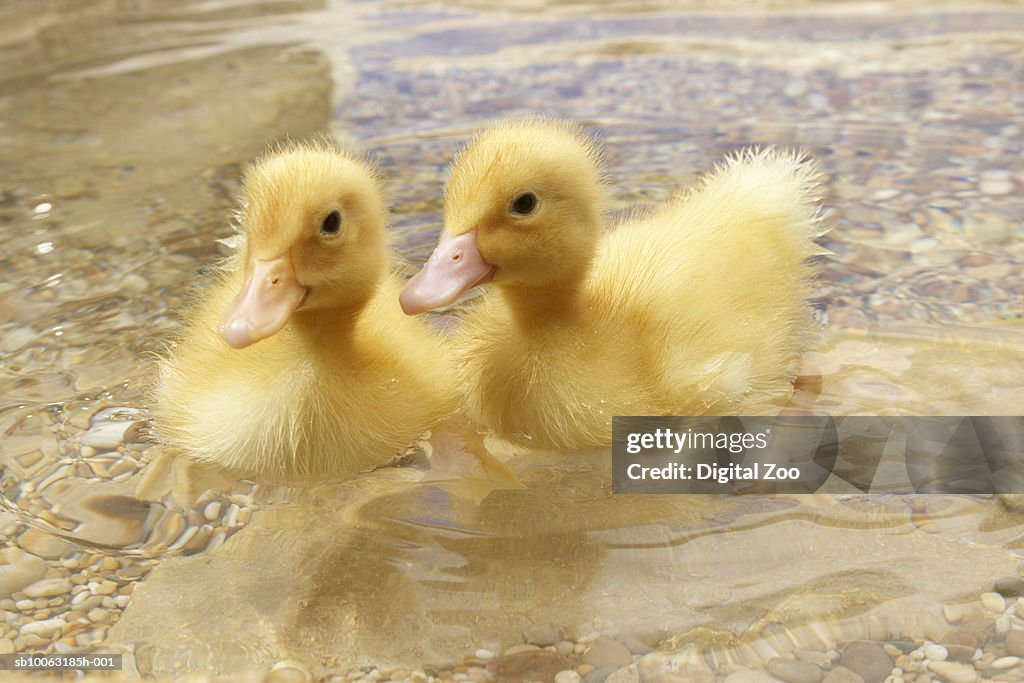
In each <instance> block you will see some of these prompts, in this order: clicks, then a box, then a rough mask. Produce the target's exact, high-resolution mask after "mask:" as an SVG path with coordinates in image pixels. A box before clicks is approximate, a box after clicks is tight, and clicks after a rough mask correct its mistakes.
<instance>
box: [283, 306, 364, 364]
mask: <svg viewBox="0 0 1024 683" xmlns="http://www.w3.org/2000/svg"><path fill="white" fill-rule="evenodd" d="M361 311H362V307H361V306H359V307H344V308H320V309H316V310H312V311H302V310H299V311H296V312H295V315H293V316H292V326H293V327H294V329H295V332H296V333H297V334H298V336H299V338H300V339H302V340H303V341H304V342H305V343H307V344H310V345H312V346H313V348H330V349H332V350H335V351H341V352H342V353H345V352H346V351H350V350H351V349H352V348H353V347H354V346H355V331H356V321H357V320H358V318H359V314H360V312H361Z"/></svg>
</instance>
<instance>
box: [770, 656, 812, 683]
mask: <svg viewBox="0 0 1024 683" xmlns="http://www.w3.org/2000/svg"><path fill="white" fill-rule="evenodd" d="M765 669H766V670H767V671H768V673H770V674H771V675H772V676H775V677H776V678H778V679H781V680H783V681H786V683H818V682H819V681H820V680H821V679H822V678H823V676H824V674H823V673H822V671H821V669H820V668H818V667H817V666H815V665H814V664H811V663H810V662H802V661H800V660H799V659H786V658H784V657H775V658H773V659H769V660H768V663H767V664H766V665H765Z"/></svg>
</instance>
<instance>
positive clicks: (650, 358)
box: [403, 120, 819, 449]
mask: <svg viewBox="0 0 1024 683" xmlns="http://www.w3.org/2000/svg"><path fill="white" fill-rule="evenodd" d="M598 164H599V157H598V153H597V151H596V149H595V148H594V147H593V146H592V144H591V143H590V142H589V141H588V140H587V139H586V138H584V137H582V136H581V135H580V134H579V133H578V132H577V131H576V130H575V129H573V128H572V127H569V126H567V125H565V124H561V123H557V122H551V121H540V120H526V121H512V122H505V123H502V124H499V125H498V126H496V127H494V128H492V129H490V130H488V131H485V132H484V133H482V134H481V135H480V136H479V137H478V138H477V139H476V140H475V141H474V142H473V143H471V145H470V146H469V147H468V148H467V149H466V150H465V151H464V152H463V153H462V155H461V156H460V157H459V159H458V160H457V161H456V163H455V166H454V168H453V173H452V180H451V182H450V184H449V187H448V189H447V194H446V200H445V219H446V220H445V226H446V227H445V233H444V235H443V236H442V242H441V244H440V245H439V246H438V250H437V251H435V255H434V256H432V257H431V262H428V265H427V266H426V267H425V269H424V271H422V273H421V274H420V275H417V276H416V277H415V278H413V280H412V281H410V283H409V285H407V288H406V290H405V291H404V292H403V307H404V308H406V310H407V312H416V311H418V310H423V308H424V307H426V306H430V305H432V304H435V303H436V302H438V301H440V300H441V299H445V298H448V296H450V294H451V292H452V291H454V289H456V288H455V287H448V288H445V287H441V289H438V287H436V286H432V285H433V284H434V283H435V282H437V281H438V280H439V279H440V280H444V273H441V274H440V275H438V274H437V273H438V271H439V270H443V269H444V267H445V266H448V265H450V264H451V263H452V258H453V256H455V255H456V254H457V258H456V259H455V261H454V263H456V264H463V263H467V262H469V263H473V262H474V259H476V258H479V260H480V263H481V264H482V265H480V266H479V269H480V270H484V271H487V272H486V273H485V274H484V275H483V276H481V277H479V278H476V275H475V274H473V273H471V274H470V275H468V276H467V277H466V278H464V279H465V280H466V281H473V280H474V279H475V278H476V279H477V281H479V280H480V279H482V280H484V281H485V282H489V284H488V285H487V286H489V287H490V288H491V291H489V292H488V293H486V294H485V296H484V297H482V299H483V301H482V302H481V303H480V304H479V305H478V306H476V307H475V308H472V309H471V310H469V311H467V312H466V314H465V315H464V319H463V324H462V326H461V329H460V331H459V332H458V341H457V348H458V354H459V358H460V363H461V372H462V380H463V382H464V383H465V385H466V386H467V387H469V388H468V389H467V393H466V408H467V410H468V412H469V414H470V415H471V417H473V418H474V419H476V420H477V421H479V422H480V423H481V424H483V425H485V426H487V427H489V428H491V429H492V430H494V431H495V432H496V433H497V434H498V435H500V436H502V437H504V438H507V439H511V440H514V441H520V442H523V443H528V444H531V445H533V446H536V447H543V448H557V449H567V448H579V447H585V446H591V445H598V444H604V443H608V442H609V441H610V440H611V427H610V424H611V417H612V416H614V415H663V414H677V415H694V414H728V413H735V412H737V411H740V410H742V409H743V408H745V407H749V406H751V405H753V404H755V403H756V402H759V401H763V400H764V399H765V398H766V397H769V396H771V395H773V394H779V393H782V392H784V391H785V390H786V389H787V388H788V387H789V385H790V382H791V380H792V378H793V375H794V369H795V368H794V361H795V360H796V358H797V357H798V354H799V352H800V350H801V349H802V347H803V345H804V344H805V343H806V340H807V337H808V332H809V329H810V323H809V321H810V317H809V309H808V305H807V303H806V301H807V297H808V295H809V293H810V289H811V282H812V279H813V275H814V269H813V268H812V266H810V265H809V264H808V260H807V259H808V256H810V255H811V254H812V253H814V245H813V242H812V240H813V238H814V237H815V236H816V235H817V234H818V233H819V228H818V215H817V214H818V212H817V208H816V206H815V192H816V184H817V172H816V170H815V169H814V167H813V165H811V164H810V163H808V162H806V161H804V160H802V159H801V158H800V157H799V156H796V155H793V154H784V153H781V154H780V153H776V152H773V151H761V152H755V151H750V152H745V153H743V154H740V155H738V156H735V157H733V158H731V159H729V160H728V161H727V162H726V163H725V164H723V165H722V166H721V167H719V168H718V169H717V170H715V171H714V172H713V173H711V174H710V175H708V176H707V177H706V178H705V179H704V180H703V181H702V182H701V183H700V184H699V186H698V187H697V188H695V189H694V190H693V191H691V192H690V193H688V194H686V195H683V196H681V197H678V198H675V199H673V200H671V201H669V202H668V203H666V204H665V205H664V206H663V207H661V208H660V209H659V210H656V211H654V212H651V213H649V214H647V215H645V216H642V217H639V218H636V219H634V220H630V221H627V222H624V223H622V224H620V225H618V226H616V227H615V228H614V229H612V230H610V231H604V229H603V216H602V214H603V199H602V198H603V189H602V181H601V177H600V172H599V165H598ZM526 195H532V196H533V199H532V200H529V198H527V200H523V197H524V196H526ZM517 205H518V206H517ZM531 205H532V206H531ZM517 208H518V209H530V210H529V211H527V212H525V213H524V212H522V211H517ZM471 242H472V244H470V243H471ZM472 248H476V249H477V251H478V252H479V256H478V257H477V256H476V255H475V254H473V253H472ZM488 268H489V269H490V270H489V271H488V270H487V269H488ZM441 290H444V291H443V292H441ZM439 292H440V294H439ZM441 294H444V296H441ZM442 303H443V302H442Z"/></svg>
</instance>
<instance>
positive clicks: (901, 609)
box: [0, 0, 1024, 673]
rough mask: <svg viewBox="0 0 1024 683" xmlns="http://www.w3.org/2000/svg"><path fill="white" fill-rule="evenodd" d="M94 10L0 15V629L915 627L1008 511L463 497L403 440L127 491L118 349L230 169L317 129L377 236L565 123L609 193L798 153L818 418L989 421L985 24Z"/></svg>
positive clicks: (170, 640) (556, 12) (614, 198)
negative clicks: (382, 187)
mask: <svg viewBox="0 0 1024 683" xmlns="http://www.w3.org/2000/svg"><path fill="white" fill-rule="evenodd" d="M652 4H653V3H652ZM121 5H122V3H116V2H99V3H93V4H91V5H90V6H89V7H84V6H83V7H81V8H79V7H75V8H72V7H70V6H65V7H63V8H62V9H61V10H60V11H56V10H54V11H51V10H45V11H43V10H40V9H39V8H38V7H37V4H36V3H30V2H27V0H16V2H14V3H13V4H11V5H10V10H9V11H8V12H7V14H6V15H5V25H6V26H8V27H9V29H10V30H8V31H5V35H4V36H3V37H2V38H0V64H2V65H3V67H5V68H0V74H2V75H0V138H2V141H3V144H2V145H0V220H2V221H3V224H4V225H5V226H6V229H5V230H4V232H3V234H2V236H0V244H2V249H3V253H4V255H5V257H4V261H3V264H2V266H0V268H2V270H3V272H4V275H5V277H4V278H3V284H0V354H2V356H0V357H2V359H3V361H2V364H0V397H2V398H0V433H2V434H3V436H2V438H0V449H2V455H0V458H2V459H0V464H2V466H3V468H2V470H0V491H2V503H3V511H2V512H0V534H2V535H3V537H4V538H5V539H8V540H6V541H5V548H4V549H3V550H2V551H0V610H3V615H4V622H3V624H2V625H0V629H2V631H0V651H8V650H19V651H31V650H34V651H66V652H78V651H91V650H96V649H98V648H112V649H115V650H123V651H125V652H127V653H129V654H131V655H133V656H132V657H130V658H129V659H130V661H131V662H133V663H131V664H130V665H131V666H134V667H135V668H136V669H137V670H138V671H140V672H154V673H158V672H172V671H182V670H201V669H208V668H213V669H217V670H220V671H237V670H242V669H261V668H265V667H266V665H268V664H270V663H272V662H275V661H280V660H284V659H294V660H298V661H299V662H302V663H304V664H305V665H306V666H309V667H311V668H312V669H313V670H315V671H320V670H341V671H345V670H347V669H348V668H349V667H352V666H358V665H364V664H365V665H383V664H402V665H405V666H420V665H423V664H424V663H432V664H435V665H437V666H438V667H441V666H443V665H446V664H448V665H450V664H451V663H452V662H453V661H456V660H457V658H459V657H461V656H462V655H464V654H465V653H467V652H472V651H473V650H474V649H475V648H479V647H489V648H492V649H498V648H503V647H507V646H509V645H512V644H515V643H517V642H520V640H521V631H522V629H523V628H524V627H525V626H527V625H529V624H531V623H542V622H550V623H552V624H555V625H556V626H557V627H558V628H560V629H562V630H563V632H564V635H565V636H567V637H575V638H585V637H587V636H588V635H589V634H592V633H593V632H605V633H616V632H617V633H619V634H626V635H629V634H633V635H635V636H636V638H637V639H639V640H643V641H644V642H646V643H648V644H649V645H652V646H658V647H659V648H660V649H663V650H665V651H675V650H682V651H683V653H684V654H686V653H688V654H686V657H690V656H691V655H693V661H694V662H696V663H700V662H704V661H706V659H705V655H707V650H706V648H713V649H715V651H716V654H714V655H713V656H712V655H707V657H709V658H710V659H711V660H713V663H717V664H724V663H727V662H745V663H747V664H755V663H758V662H761V661H764V660H766V659H768V658H770V657H771V656H773V654H775V653H779V652H785V651H789V650H792V649H793V648H795V647H810V648H813V649H819V650H825V649H828V648H830V647H833V646H834V645H835V643H836V642H837V641H840V640H849V639H855V638H868V637H870V638H885V637H893V638H895V637H903V638H917V639H918V640H920V639H921V638H923V637H929V638H940V637H942V636H943V634H945V633H946V631H947V630H948V629H950V628H951V624H952V623H953V622H954V621H955V619H954V620H953V621H951V619H953V618H952V617H951V616H950V614H951V612H949V609H951V608H949V607H948V605H949V604H953V603H961V602H967V601H971V600H973V599H974V598H975V597H976V596H977V595H978V593H980V592H982V591H983V590H987V589H988V587H989V586H990V585H991V582H992V580H993V579H995V578H998V577H1000V576H1006V575H1016V574H1017V573H1018V570H1019V566H1018V558H1017V552H1018V547H1019V546H1020V541H1019V537H1020V520H1019V519H1018V515H1019V512H1018V511H1017V509H1016V507H1014V505H1013V501H1012V500H1008V501H1007V502H1008V503H1009V504H1010V505H1009V507H1005V506H1001V505H999V504H997V503H996V502H995V501H993V500H991V499H987V498H984V497H967V496H957V497H953V496H946V497H943V496H923V495H922V496H913V497H900V496H877V497H867V496H862V495H861V494H860V492H859V491H857V490H850V491H849V492H848V494H846V495H842V496H800V497H796V496H794V497H776V498H758V497H739V498H722V497H713V496H691V497H680V496H612V495H611V494H610V465H609V455H608V453H607V451H605V450H598V451H595V452H589V453H575V454H553V453H534V454H527V453H520V454H515V455H514V457H509V454H507V453H503V457H505V459H506V462H507V463H508V464H509V465H510V466H511V467H512V468H513V470H514V471H515V473H516V474H517V476H518V477H519V478H520V479H521V480H522V481H523V483H525V484H526V485H527V488H526V489H523V490H502V491H496V492H494V493H492V494H491V495H490V496H489V497H488V498H487V499H486V500H484V501H483V502H482V503H481V504H480V505H479V506H478V505H476V504H475V503H473V502H471V501H469V500H465V499H462V498H459V497H457V496H454V495H452V494H451V493H450V492H449V490H448V489H445V488H443V487H440V486H437V485H429V484H421V483H417V481H416V480H417V479H418V477H419V476H420V473H421V469H422V468H421V466H420V464H419V463H416V462H413V463H412V465H413V466H411V467H401V468H393V469H389V470H385V471H380V472H376V473H372V474H368V475H366V476H363V477H360V478H358V479H356V480H354V481H351V482H344V483H325V484H322V485H320V486H316V487H312V488H309V489H289V488H283V487H264V486H258V485H254V484H250V483H246V482H241V483H238V484H236V485H234V486H231V487H228V488H227V490H221V489H214V490H211V491H209V492H207V493H204V494H203V495H202V496H200V497H199V499H198V500H196V501H195V502H194V503H193V504H191V505H188V506H186V507H184V508H183V507H181V506H179V505H177V504H176V503H175V502H174V501H173V500H171V499H170V498H162V499H158V500H140V499H139V498H138V497H136V484H137V482H138V480H139V478H140V476H141V475H142V473H144V472H147V471H150V472H151V471H152V469H153V468H154V463H157V462H164V460H163V459H161V458H158V456H159V455H160V453H161V449H160V448H159V447H157V446H155V445H153V444H152V443H151V442H150V440H149V429H150V428H149V425H148V422H147V413H146V410H145V407H146V401H145V388H146V384H147V382H148V381H149V379H150V378H151V376H152V366H151V364H150V363H149V361H148V356H147V354H149V353H151V352H152V351H153V350H155V349H157V348H159V345H160V343H161V342H160V340H161V339H162V338H164V337H166V336H167V335H168V333H169V332H170V331H171V330H173V329H174V328H175V327H176V325H177V315H178V311H179V310H181V308H182V307H183V306H184V305H186V302H187V299H188V296H189V292H190V291H191V290H192V289H193V287H194V286H196V285H197V284H198V283H201V282H202V274H203V269H204V267H205V266H206V265H207V264H209V263H210V262H212V261H213V260H214V259H215V258H216V257H217V255H218V251H217V243H216V240H217V239H218V238H223V237H226V236H228V235H230V234H231V229H230V227H229V224H228V218H229V215H230V210H231V208H232V205H233V199H232V195H233V194H234V193H235V192H236V190H237V176H238V173H239V171H240V168H241V165H242V164H244V163H245V162H246V161H248V160H249V159H250V158H251V157H252V156H253V155H255V154H256V153H257V152H258V151H259V150H260V149H262V148H263V146H264V145H265V143H266V142H267V141H268V140H271V139H275V138H280V137H283V136H285V135H291V136H293V137H299V136H302V135H306V134H308V133H311V132H313V131H316V130H322V129H328V130H330V131H331V132H332V133H333V134H334V135H335V137H337V138H339V139H341V140H349V139H351V140H356V141H359V142H361V143H363V144H366V145H367V146H369V147H370V149H371V151H372V153H373V155H374V156H375V157H376V158H377V159H378V160H379V161H380V165H381V167H382V170H383V174H384V176H385V178H386V184H387V186H388V188H389V191H390V192H391V194H392V198H393V205H394V210H395V219H394V223H395V226H396V229H397V233H398V240H399V244H400V248H401V249H402V251H403V253H404V254H406V255H407V256H409V257H410V258H411V259H413V260H418V259H422V258H424V257H425V256H426V254H427V253H428V252H429V250H430V247H431V246H432V245H433V243H434V241H435V233H436V229H437V223H438V220H439V209H440V196H439V189H440V187H441V184H442V182H443V177H444V171H443V169H444V167H445V165H446V164H447V162H448V161H449V160H450V158H451V155H452V153H453V151H454V150H455V149H456V148H457V147H458V145H459V144H461V143H462V142H464V140H465V139H466V137H467V136H468V135H469V134H470V132H471V131H472V130H473V129H474V128H476V127H478V126H480V125H482V124H484V123H486V122H487V121H489V120H490V119H492V118H494V117H496V116H498V115H503V114H507V113H511V112H533V111H547V112H552V113H558V114H562V115H565V116H569V117H572V118H576V119H580V120H583V121H585V122H587V123H588V124H590V125H591V126H593V127H594V128H595V130H596V131H597V132H599V133H600V134H601V135H602V137H603V140H604V142H605V143H606V145H607V147H608V152H609V156H610V157H611V158H612V161H613V164H612V168H613V169H614V170H613V173H614V175H613V176H612V177H611V178H610V184H609V192H610V193H611V202H612V204H613V206H614V208H615V209H616V210H622V209H624V208H625V207H627V206H631V205H633V204H636V203H637V202H640V203H646V202H650V203H652V204H654V203H657V202H660V201H661V200H663V199H664V197H665V196H666V194H667V193H668V192H669V191H670V190H671V189H673V188H680V187H684V186H686V185H687V184H688V183H690V182H691V181H692V180H693V177H694V175H693V174H694V173H695V172H696V170H697V169H701V168H706V167H708V165H709V163H710V162H711V161H713V160H714V159H717V158H719V157H720V156H721V155H723V154H724V153H726V152H728V151H730V150H732V149H735V148H736V147H738V146H742V145H747V144H757V143H760V144H772V143H776V144H783V145H795V146H803V147H807V148H809V149H810V150H811V152H812V153H813V154H814V156H815V157H817V158H818V159H819V160H820V161H821V162H822V163H823V165H824V167H825V168H826V169H827V171H828V172H829V173H830V174H831V182H830V188H831V191H830V195H829V197H827V198H826V201H827V203H828V204H829V205H830V206H831V208H832V217H831V223H832V225H833V227H834V229H833V231H832V233H830V234H829V235H828V236H826V237H825V238H824V239H823V241H822V246H823V248H825V249H828V250H829V251H831V252H833V253H834V256H833V257H829V258H827V259H825V260H824V261H823V276H822V278H821V282H820V296H819V297H818V299H817V300H816V306H817V308H818V310H819V314H820V318H821V321H822V323H823V332H822V339H821V343H820V345H819V346H818V347H817V348H816V349H815V350H814V351H813V352H811V353H808V354H807V356H806V358H805V374H807V375H815V374H820V375H821V387H820V391H818V392H817V393H818V397H817V403H816V406H818V407H820V408H821V409H822V410H824V411H826V412H828V413H830V414H834V415H849V414H881V415H892V414H948V415H961V414H974V415H987V414H1011V415H1012V414H1020V413H1022V412H1024V396H1022V394H1021V391H1020V387H1021V386H1022V385H1024V376H1022V374H1021V373H1022V368H1024V329H1022V328H1021V325H1020V316H1021V307H1020V302H1021V301H1022V300H1024V299H1022V297H1024V266H1022V251H1021V249H1022V246H1021V245H1022V242H1021V240H1019V239H1018V235H1019V232H1020V226H1021V223H1020V217H1021V215H1022V213H1024V212H1022V208H1024V199H1022V197H1024V194H1022V193H1021V192H1020V190H1021V188H1022V184H1024V166H1022V163H1021V152H1022V151H1024V150H1022V147H1021V146H1022V144H1024V143H1022V139H1024V138H1022V136H1021V135H1020V131H1021V126H1022V125H1024V123H1022V111H1024V99H1022V97H1024V95H1022V93H1021V89H1020V84H1021V83H1022V82H1024V72H1022V69H1024V66H1022V65H1024V59H1021V56H1022V55H1021V53H1022V50H1024V43H1022V42H1021V40H1020V31H1021V28H1022V27H1024V13H1021V12H1020V11H1019V10H1018V9H1014V8H1006V9H998V8H997V9H992V10H985V11H969V12H968V11H960V10H943V11H929V12H923V13H915V12H914V11H909V12H905V13H902V14H898V13H888V12H875V13H864V14H861V13H859V12H858V11H854V10H852V9H851V10H849V11H846V12H844V13H843V14H841V15H836V14H830V13H828V12H817V11H814V10H807V11H800V12H796V13H786V12H782V13H776V14H764V15H754V14H733V15H715V14H710V13H690V12H687V11H683V10H682V9H680V8H679V7H677V6H673V7H671V8H669V9H657V8H654V9H656V10H657V11H653V12H648V11H646V10H648V9H651V8H635V7H632V6H631V8H630V11H632V10H637V11H636V12H634V13H631V14H621V15H616V14H613V12H615V11H619V10H615V9H613V8H608V9H605V10H603V11H602V12H597V11H594V10H593V7H592V6H590V5H584V4H581V3H572V2H570V3H559V4H557V5H555V6H553V7H552V8H551V10H550V11H549V12H546V13H544V14H543V15H539V14H537V13H533V12H522V13H517V12H505V11H499V10H493V9H488V8H484V9H479V8H475V7H474V6H473V4H472V3H467V4H463V3H459V4H457V5H454V4H453V5H451V6H447V5H437V6H435V7H433V8H431V9H416V10H411V9H409V8H407V7H403V6H402V3H380V4H370V3H355V4H354V5H353V6H348V5H346V4H344V3H341V2H338V3H331V6H330V7H329V8H324V7H322V6H321V5H320V3H255V4H246V5H240V4H232V3H205V2H187V3H183V4H179V5H177V6H176V7H175V8H174V9H170V8H166V7H160V6H157V5H151V4H149V3H142V4H141V5H139V6H135V7H133V8H132V9H130V10H125V9H124V8H123V7H122V6H121ZM303 9H305V10H306V11H299V10H303ZM640 10H644V11H640ZM274 12H294V13H289V14H283V15H274V14H273V13H274ZM863 464H864V463H849V465H850V466H851V467H857V466H861V465H863ZM883 465H884V463H883ZM941 602H945V603H948V604H947V611H945V612H944V611H943V610H942V609H941V608H940V606H939V603H941ZM958 609H959V608H958ZM965 609H966V608H965ZM97 610H98V611H97ZM684 659H685V660H686V661H690V660H689V659H686V658H685V657H684ZM680 661H683V660H680ZM677 664H678V662H677ZM666 666H667V665H666Z"/></svg>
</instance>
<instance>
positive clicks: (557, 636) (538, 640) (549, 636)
mask: <svg viewBox="0 0 1024 683" xmlns="http://www.w3.org/2000/svg"><path fill="white" fill-rule="evenodd" d="M523 640H525V641H526V642H527V643H530V644H532V645H539V646H541V647H544V646H546V645H554V644H555V643H557V642H558V641H560V640H562V631H561V630H560V629H559V628H558V627H557V626H555V625H554V624H551V623H542V624H530V625H529V626H527V627H526V628H524V629H523Z"/></svg>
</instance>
